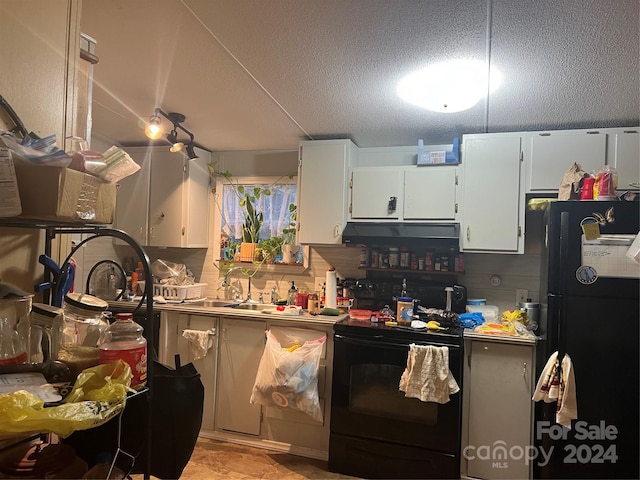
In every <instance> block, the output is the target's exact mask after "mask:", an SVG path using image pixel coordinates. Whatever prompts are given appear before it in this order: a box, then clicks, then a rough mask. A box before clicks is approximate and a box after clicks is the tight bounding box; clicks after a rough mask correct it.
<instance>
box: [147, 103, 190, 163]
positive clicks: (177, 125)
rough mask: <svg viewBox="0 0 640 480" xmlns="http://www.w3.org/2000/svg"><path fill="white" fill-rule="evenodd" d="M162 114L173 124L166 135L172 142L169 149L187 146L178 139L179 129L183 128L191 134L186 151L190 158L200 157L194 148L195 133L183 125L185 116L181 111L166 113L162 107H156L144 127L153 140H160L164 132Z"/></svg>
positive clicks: (173, 150) (175, 150) (178, 149)
mask: <svg viewBox="0 0 640 480" xmlns="http://www.w3.org/2000/svg"><path fill="white" fill-rule="evenodd" d="M160 116H163V117H164V118H166V119H167V120H169V121H170V122H171V123H172V124H173V128H172V130H171V132H169V133H167V135H166V138H167V140H168V141H169V143H170V144H171V148H170V149H169V150H170V151H172V152H179V151H181V150H182V149H183V148H185V144H184V142H181V141H179V140H178V130H181V131H183V132H184V133H186V134H187V135H189V143H187V145H186V151H187V156H188V157H189V160H192V159H194V158H198V155H197V154H196V152H195V149H194V148H195V146H196V144H195V141H194V137H193V133H191V132H190V131H189V130H187V129H186V128H184V127H183V126H182V125H181V123H182V122H184V120H185V116H184V115H183V114H181V113H176V112H171V113H164V112H163V111H162V110H161V109H159V108H156V109H155V111H154V112H153V115H151V118H150V119H149V123H148V124H147V126H146V128H145V129H144V133H145V135H146V136H147V137H148V138H150V139H151V140H158V139H159V138H160V137H162V133H163V132H162V125H161V118H160Z"/></svg>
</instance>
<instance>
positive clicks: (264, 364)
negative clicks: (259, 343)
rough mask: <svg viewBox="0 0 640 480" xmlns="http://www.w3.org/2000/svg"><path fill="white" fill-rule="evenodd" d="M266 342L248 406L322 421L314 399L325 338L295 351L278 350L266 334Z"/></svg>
mask: <svg viewBox="0 0 640 480" xmlns="http://www.w3.org/2000/svg"><path fill="white" fill-rule="evenodd" d="M266 335H267V343H266V345H265V347H264V353H263V354H262V358H261V359H260V365H259V366H258V373H257V374H256V381H255V384H254V386H253V391H252V392H251V399H250V400H249V401H250V402H251V403H259V404H261V405H266V406H277V407H282V408H293V409H297V410H300V411H301V412H303V413H306V414H307V415H309V416H311V417H312V418H313V419H314V420H317V421H318V422H322V410H321V409H320V400H319V399H318V365H319V364H320V357H321V356H322V348H323V346H324V343H325V342H326V341H327V337H326V336H322V337H321V338H318V339H316V340H308V341H306V342H304V344H303V345H302V346H300V347H297V348H294V347H292V348H288V349H287V348H282V346H281V345H280V342H278V339H277V338H276V337H275V335H273V333H271V331H270V330H268V331H267V332H266Z"/></svg>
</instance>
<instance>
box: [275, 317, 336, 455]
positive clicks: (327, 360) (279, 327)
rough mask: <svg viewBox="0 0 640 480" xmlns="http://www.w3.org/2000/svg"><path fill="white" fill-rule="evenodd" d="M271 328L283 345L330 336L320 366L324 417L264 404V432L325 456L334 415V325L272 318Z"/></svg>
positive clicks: (302, 450)
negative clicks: (296, 323)
mask: <svg viewBox="0 0 640 480" xmlns="http://www.w3.org/2000/svg"><path fill="white" fill-rule="evenodd" d="M269 329H270V330H271V332H272V333H273V335H274V336H275V337H276V338H277V339H278V341H279V342H280V345H281V346H282V347H283V348H289V347H291V346H293V345H295V344H298V345H302V344H303V343H304V342H305V341H308V340H316V339H319V338H322V337H324V336H326V338H327V340H326V342H325V347H324V349H323V351H322V356H321V358H320V365H319V367H318V399H319V403H320V409H321V410H322V421H321V422H318V421H317V420H314V419H313V418H311V417H310V416H309V415H307V414H306V413H303V412H301V411H299V410H296V409H293V408H280V407H275V406H267V407H264V418H263V436H264V437H265V438H267V439H269V440H272V441H275V442H279V443H283V444H288V445H293V446H295V448H296V453H298V454H307V455H309V456H312V457H313V456H316V457H318V456H322V455H321V453H322V452H328V450H329V419H330V416H331V412H330V409H331V377H332V370H333V362H332V359H333V337H332V335H333V327H332V326H327V327H324V328H323V327H317V328H316V327H313V328H306V327H305V328H301V327H298V326H295V327H294V326H291V325H287V322H282V323H275V322H270V324H269Z"/></svg>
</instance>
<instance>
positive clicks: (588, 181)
mask: <svg viewBox="0 0 640 480" xmlns="http://www.w3.org/2000/svg"><path fill="white" fill-rule="evenodd" d="M595 181H596V179H595V178H593V177H587V178H585V179H584V180H583V181H582V191H581V192H580V200H593V184H594V183H595Z"/></svg>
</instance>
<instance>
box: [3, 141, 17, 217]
mask: <svg viewBox="0 0 640 480" xmlns="http://www.w3.org/2000/svg"><path fill="white" fill-rule="evenodd" d="M0 186H1V187H2V188H1V189H0V217H14V216H16V215H20V213H21V212H22V207H21V202H20V193H19V191H18V180H17V178H16V169H15V167H14V165H13V159H12V158H11V154H10V152H9V149H7V148H0Z"/></svg>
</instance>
